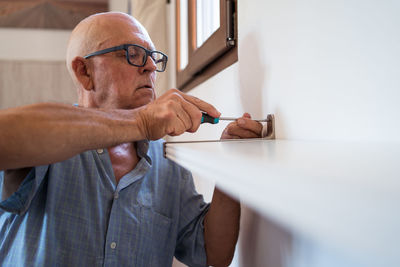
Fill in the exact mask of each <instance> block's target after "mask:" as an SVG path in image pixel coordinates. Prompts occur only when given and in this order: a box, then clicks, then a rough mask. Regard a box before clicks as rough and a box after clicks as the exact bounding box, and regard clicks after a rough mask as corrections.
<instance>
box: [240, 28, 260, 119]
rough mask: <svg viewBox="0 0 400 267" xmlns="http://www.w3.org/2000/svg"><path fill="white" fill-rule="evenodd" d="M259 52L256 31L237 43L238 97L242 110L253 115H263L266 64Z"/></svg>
mask: <svg viewBox="0 0 400 267" xmlns="http://www.w3.org/2000/svg"><path fill="white" fill-rule="evenodd" d="M261 53H262V49H261V48H260V44H259V40H258V37H257V35H256V33H250V34H248V35H246V36H245V37H244V38H243V41H242V42H241V43H240V45H239V82H240V99H241V102H242V106H243V110H245V111H246V112H249V113H250V114H252V115H253V117H256V116H257V117H259V116H262V115H264V114H262V112H263V108H262V103H263V99H262V96H263V93H265V92H263V89H264V83H265V78H266V66H265V65H264V64H263V62H262V61H261V59H262V58H263V57H262V55H261Z"/></svg>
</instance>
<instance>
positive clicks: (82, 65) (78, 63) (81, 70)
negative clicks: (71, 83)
mask: <svg viewBox="0 0 400 267" xmlns="http://www.w3.org/2000/svg"><path fill="white" fill-rule="evenodd" d="M71 64H72V70H73V71H74V73H75V77H76V79H77V80H78V82H79V83H80V84H81V85H82V87H83V88H84V89H85V90H87V91H91V90H93V89H94V86H93V79H92V73H91V69H90V67H89V64H88V61H87V60H86V59H84V58H83V57H75V58H74V59H73V60H72V63H71Z"/></svg>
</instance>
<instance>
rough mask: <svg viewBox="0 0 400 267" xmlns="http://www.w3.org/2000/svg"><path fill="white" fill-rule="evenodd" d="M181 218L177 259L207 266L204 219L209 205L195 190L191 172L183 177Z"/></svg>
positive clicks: (176, 251) (189, 264)
mask: <svg viewBox="0 0 400 267" xmlns="http://www.w3.org/2000/svg"><path fill="white" fill-rule="evenodd" d="M181 186H182V187H181V199H180V216H179V230H178V239H177V246H176V249H175V257H176V258H177V259H178V260H180V261H181V262H183V263H185V264H187V265H188V266H195V267H197V266H207V255H206V251H205V242H204V218H205V216H206V214H207V211H208V209H209V204H207V203H205V202H204V199H203V196H202V195H200V194H198V193H197V192H196V190H195V187H194V183H193V178H192V175H191V173H190V172H188V171H187V172H186V173H185V175H183V179H182V184H181Z"/></svg>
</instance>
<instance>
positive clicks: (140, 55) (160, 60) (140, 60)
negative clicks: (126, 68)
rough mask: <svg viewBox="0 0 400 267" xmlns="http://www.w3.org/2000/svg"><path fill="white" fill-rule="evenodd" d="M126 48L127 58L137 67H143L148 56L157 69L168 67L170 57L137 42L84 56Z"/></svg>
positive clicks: (162, 69) (88, 56) (159, 70)
mask: <svg viewBox="0 0 400 267" xmlns="http://www.w3.org/2000/svg"><path fill="white" fill-rule="evenodd" d="M118 50H125V53H126V60H127V61H128V63H129V64H131V65H133V66H136V67H143V66H144V65H146V62H147V58H148V57H149V56H150V57H151V59H152V60H153V62H154V63H155V65H156V66H157V68H156V71H158V72H163V71H165V68H166V67H167V61H168V57H167V55H165V54H164V53H162V52H160V51H151V50H148V49H146V48H144V47H142V46H140V45H136V44H123V45H119V46H114V47H110V48H107V49H103V50H100V51H97V52H93V53H90V54H89V55H86V56H84V58H90V57H93V56H98V55H103V54H106V53H110V52H114V51H118Z"/></svg>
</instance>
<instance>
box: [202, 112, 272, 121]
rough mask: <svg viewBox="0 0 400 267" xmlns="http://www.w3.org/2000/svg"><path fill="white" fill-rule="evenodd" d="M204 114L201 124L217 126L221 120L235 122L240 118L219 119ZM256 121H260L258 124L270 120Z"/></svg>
mask: <svg viewBox="0 0 400 267" xmlns="http://www.w3.org/2000/svg"><path fill="white" fill-rule="evenodd" d="M202 113H203V115H202V116H201V123H211V124H217V123H218V122H219V121H220V120H221V121H235V120H237V119H238V118H231V117H219V118H214V117H211V116H210V115H208V114H207V113H205V112H202ZM255 121H258V122H266V121H268V120H267V119H265V120H255Z"/></svg>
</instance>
